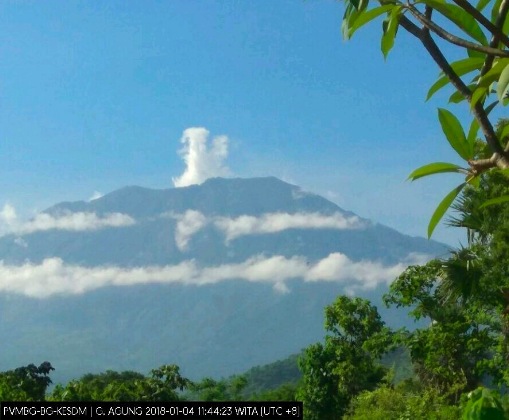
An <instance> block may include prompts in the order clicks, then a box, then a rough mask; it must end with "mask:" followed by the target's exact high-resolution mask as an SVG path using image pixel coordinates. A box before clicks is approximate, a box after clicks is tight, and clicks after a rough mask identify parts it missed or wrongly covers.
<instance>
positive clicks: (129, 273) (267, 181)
mask: <svg viewBox="0 0 509 420" xmlns="http://www.w3.org/2000/svg"><path fill="white" fill-rule="evenodd" d="M446 250H447V248H446V247H445V246H444V245H442V244H439V243H436V242H433V241H428V240H425V239H423V238H415V237H409V236H406V235H403V234H401V233H398V232H397V231H395V230H393V229H391V228H388V227H386V226H383V225H380V224H377V223H374V222H371V221H369V220H366V219H362V218H360V217H358V216H357V215H355V214H353V213H351V212H348V211H345V210H343V209H341V208H340V207H338V206H337V205H336V204H334V203H332V202H330V201H328V200H326V199H325V198H323V197H320V196H318V195H315V194H311V193H308V192H305V191H303V190H302V189H300V188H299V187H297V186H294V185H291V184H288V183H285V182H283V181H281V180H279V179H277V178H273V177H268V178H253V179H239V178H237V179H222V178H214V179H209V180H207V181H206V182H204V183H203V184H201V185H193V186H190V187H184V188H171V189H164V190H154V189H148V188H142V187H125V188H122V189H119V190H117V191H113V192H112V193H109V194H107V195H104V196H103V197H100V198H98V199H95V200H93V201H89V202H84V201H79V202H64V203H59V204H57V205H55V206H53V207H51V208H49V209H47V210H46V211H44V212H42V213H41V214H38V215H37V216H36V217H35V218H34V219H32V220H30V221H28V222H25V223H21V224H18V225H16V226H13V229H12V233H10V234H8V235H4V236H3V237H0V259H1V260H2V261H3V263H2V265H1V266H0V270H1V271H2V274H3V276H2V277H3V279H4V280H1V281H0V316H2V320H3V322H2V324H1V326H0V334H1V336H2V337H7V341H5V342H6V343H9V345H8V346H7V348H5V347H4V348H3V349H2V352H3V355H2V358H1V361H0V369H9V368H12V367H15V366H19V365H23V364H27V363H30V362H32V361H36V362H37V361H39V360H50V361H51V363H52V364H53V365H54V366H55V367H56V368H57V372H56V377H57V379H58V378H61V379H69V378H71V377H77V376H79V375H81V374H84V373H87V372H96V371H100V370H106V369H115V370H122V369H130V370H139V371H148V370H149V369H151V368H154V367H156V366H158V365H161V364H163V363H177V364H179V365H180V366H181V368H182V370H183V372H184V374H186V375H188V376H190V377H202V376H207V375H208V376H221V375H229V374H232V373H236V372H240V371H242V370H245V369H247V368H249V367H251V366H253V365H255V364H261V363H267V362H271V361H273V360H276V359H278V358H281V357H285V356H287V355H289V354H290V353H294V352H297V351H299V350H300V349H301V348H302V347H304V346H306V345H308V344H310V343H312V342H315V341H318V340H320V339H321V337H322V335H323V331H322V323H323V308H324V306H325V305H327V304H329V303H330V302H331V301H333V300H334V298H335V296H336V295H337V294H340V293H345V292H346V293H356V294H361V295H364V296H370V297H374V298H375V300H376V299H377V297H378V298H379V296H380V294H381V293H382V291H383V290H384V289H385V288H386V287H387V284H388V283H389V282H390V281H391V280H392V279H393V278H395V277H396V276H397V275H398V274H399V273H400V272H401V271H402V270H403V269H404V268H405V267H406V266H407V265H409V264H412V263H417V262H422V261H424V260H425V259H426V258H430V257H433V256H437V255H442V254H444V253H445V252H446ZM33 343H37V345H33Z"/></svg>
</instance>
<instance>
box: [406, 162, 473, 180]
mask: <svg viewBox="0 0 509 420" xmlns="http://www.w3.org/2000/svg"><path fill="white" fill-rule="evenodd" d="M463 171H466V169H464V168H462V167H461V166H458V165H455V164H454V163H447V162H434V163H429V164H427V165H424V166H421V167H420V168H417V169H416V170H414V171H413V172H412V173H411V174H410V175H408V179H410V180H412V181H415V180H416V179H419V178H422V177H424V176H428V175H434V174H439V173H444V172H463Z"/></svg>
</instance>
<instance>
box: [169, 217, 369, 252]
mask: <svg viewBox="0 0 509 420" xmlns="http://www.w3.org/2000/svg"><path fill="white" fill-rule="evenodd" d="M162 216H163V217H171V218H174V219H176V220H177V225H176V229H175V243H176V245H177V247H178V248H179V249H180V250H181V251H186V250H187V249H188V247H189V241H190V240H191V239H192V237H193V235H195V234H196V233H198V232H199V231H200V230H201V229H203V228H205V227H206V226H207V225H213V226H214V227H215V228H216V229H218V230H219V231H221V232H222V233H223V235H224V236H225V240H226V242H229V241H232V240H234V239H236V238H238V237H240V236H246V235H259V234H267V233H277V232H281V231H284V230H288V229H337V230H345V229H363V228H365V227H366V223H365V222H363V221H362V220H361V219H359V217H357V216H345V215H343V214H341V213H339V212H338V213H334V214H331V215H325V214H320V213H316V212H315V213H304V212H300V213H293V214H290V213H265V214H263V215H261V216H259V217H256V216H248V215H243V216H239V217H236V218H229V217H207V216H205V215H203V214H202V213H201V212H199V211H197V210H188V211H186V212H185V213H183V214H172V213H165V214H163V215H162Z"/></svg>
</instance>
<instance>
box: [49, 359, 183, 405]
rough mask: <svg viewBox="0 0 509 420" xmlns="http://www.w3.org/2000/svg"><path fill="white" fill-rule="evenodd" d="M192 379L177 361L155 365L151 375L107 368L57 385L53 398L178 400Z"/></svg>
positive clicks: (60, 399)
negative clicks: (182, 373)
mask: <svg viewBox="0 0 509 420" xmlns="http://www.w3.org/2000/svg"><path fill="white" fill-rule="evenodd" d="M190 386H191V381H190V380H189V379H186V378H184V377H182V376H181V375H180V369H179V367H178V366H176V365H163V366H161V367H159V368H157V369H153V370H152V371H151V373H150V376H144V375H142V374H141V373H138V372H132V371H125V372H115V371H111V370H108V371H106V372H104V373H99V374H90V373H89V374H87V375H84V376H83V377H82V378H81V379H79V380H73V381H71V382H69V383H68V384H67V385H66V386H61V385H57V386H56V387H55V389H54V390H53V392H52V394H51V396H50V399H52V400H54V401H179V400H180V399H181V395H180V392H181V391H183V390H184V389H186V388H188V387H190Z"/></svg>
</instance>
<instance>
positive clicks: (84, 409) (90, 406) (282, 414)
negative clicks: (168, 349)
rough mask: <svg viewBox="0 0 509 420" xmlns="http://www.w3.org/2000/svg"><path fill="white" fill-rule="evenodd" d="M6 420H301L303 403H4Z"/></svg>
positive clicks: (2, 405) (3, 417)
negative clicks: (126, 418)
mask: <svg viewBox="0 0 509 420" xmlns="http://www.w3.org/2000/svg"><path fill="white" fill-rule="evenodd" d="M0 413H1V415H0V417H1V418H2V419H5V420H8V419H27V418H56V417H67V418H71V419H90V418H95V419H107V418H113V417H122V416H129V417H150V418H153V419H193V420H202V419H209V420H215V419H278V420H279V419H281V420H285V419H294V420H296V419H301V420H302V418H303V417H302V402H252V401H251V402H247V401H234V402H196V401H193V402H191V401H179V402H167V403H149V402H142V403H137V402H132V403H112V402H90V403H85V402H70V403H66V402H2V403H0Z"/></svg>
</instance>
